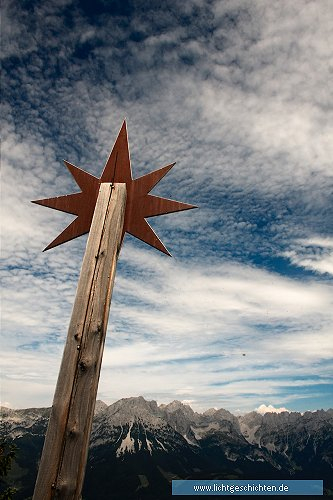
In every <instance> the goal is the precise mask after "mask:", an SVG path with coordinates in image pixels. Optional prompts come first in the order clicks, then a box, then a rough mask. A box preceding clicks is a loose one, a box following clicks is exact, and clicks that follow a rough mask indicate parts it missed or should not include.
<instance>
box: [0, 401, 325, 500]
mask: <svg viewBox="0 0 333 500" xmlns="http://www.w3.org/2000/svg"><path fill="white" fill-rule="evenodd" d="M49 414H50V408H29V409H23V410H13V409H8V408H3V407H2V408H1V417H2V434H3V435H4V436H5V439H6V440H7V441H10V442H13V443H14V444H15V445H16V446H17V454H16V459H15V462H14V464H13V466H12V469H11V472H10V474H9V476H8V484H10V485H13V486H15V487H16V488H17V490H18V491H17V493H16V495H15V499H17V500H25V499H28V498H30V497H31V495H32V492H33V487H34V482H35V478H36V474H37V468H38V461H39V458H40V454H41V450H42V445H43V440H44V435H45V432H46V428H47V422H48V417H49ZM172 479H249V480H251V479H285V480H286V479H323V480H324V490H325V494H326V495H332V494H333V409H330V410H326V411H324V410H318V411H315V412H305V413H304V414H301V413H297V412H282V413H265V414H264V415H261V414H259V413H257V412H251V413H247V414H245V415H242V416H235V415H233V414H232V413H230V412H229V411H227V410H224V409H218V410H216V409H213V408H212V409H209V410H207V411H205V412H204V413H197V412H194V411H193V410H192V408H191V407H190V406H188V405H185V404H182V403H181V402H180V401H173V402H172V403H170V404H167V405H165V404H161V405H158V404H157V403H156V401H146V400H145V399H144V398H143V397H141V396H140V397H133V398H126V399H121V400H120V401H117V402H116V403H113V404H112V405H110V406H108V405H106V404H105V403H103V402H102V401H97V402H96V408H95V417H94V422H93V428H92V434H91V440H90V449H89V456H88V462H87V469H86V476H85V484H84V489H83V500H95V499H98V500H104V499H105V500H106V499H107V500H109V499H133V500H134V499H138V500H139V499H154V500H156V499H166V498H170V497H171V481H172Z"/></svg>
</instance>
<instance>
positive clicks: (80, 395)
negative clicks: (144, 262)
mask: <svg viewBox="0 0 333 500" xmlns="http://www.w3.org/2000/svg"><path fill="white" fill-rule="evenodd" d="M125 207H126V185H125V184H124V183H118V184H115V185H112V184H110V183H102V184H101V187H100V191H99V195H98V199H97V204H96V208H95V212H94V216H93V221H92V225H91V229H90V233H89V237H88V241H87V247H86V252H85V255H84V259H83V264H82V269H81V274H80V278H79V283H78V287H77V293H76V298H75V302H74V306H73V312H72V317H71V321H70V325H69V329H68V336H67V341H66V345H65V349H64V354H63V358H62V363H61V367H60V372H59V377H58V382H57V387H56V391H55V395H54V401H53V405H52V411H51V416H50V421H49V426H48V429H47V433H46V437H45V443H44V448H43V453H42V458H41V463H40V467H39V471H38V476H37V481H36V486H35V492H34V496H33V500H49V499H56V498H59V499H61V500H67V499H79V498H81V490H82V485H83V479H84V472H85V466H86V461H87V454H88V445H89V438H90V432H91V425H92V419H93V414H94V409H95V401H96V394H97V388H98V380H99V374H100V368H101V363H102V355H103V348H104V342H105V334H106V328H107V323H108V316H109V309H110V301H111V295H112V289H113V283H114V278H115V272H116V263H117V259H118V254H119V250H120V246H121V240H122V233H123V225H124V214H125Z"/></svg>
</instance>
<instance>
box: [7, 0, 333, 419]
mask: <svg viewBox="0 0 333 500" xmlns="http://www.w3.org/2000/svg"><path fill="white" fill-rule="evenodd" d="M2 10H3V20H2V30H3V35H2V37H3V44H2V45H3V50H2V52H3V77H2V94H3V104H2V132H3V147H2V265H3V271H2V283H3V298H2V311H1V312H2V314H1V316H2V338H1V357H2V361H1V363H2V366H3V370H2V375H1V401H2V403H5V404H8V405H10V406H12V407H15V408H19V407H32V406H49V405H51V404H52V398H53V392H54V388H55V383H56V379H57V374H58V369H59V365H60V360H61V355H62V349H63V345H64V342H65V338H66V333H67V327H68V324H69V319H70V314H71V307H72V304H73V301H74V296H75V289H76V284H77V279H78V275H79V271H80V266H81V261H82V257H83V253H84V248H85V243H86V237H82V238H79V239H77V240H75V241H73V242H70V243H67V244H66V245H62V246H60V247H58V248H55V249H53V250H50V251H48V252H45V253H42V249H43V248H44V247H45V246H46V245H47V244H48V243H49V242H50V241H51V240H52V239H53V238H54V237H55V236H56V235H57V234H58V233H59V232H60V231H61V230H62V229H63V228H64V227H65V226H66V225H67V224H68V223H69V222H70V221H71V220H72V218H71V216H68V215H66V214H62V213H59V212H56V211H52V210H48V209H46V208H43V207H40V206H37V205H33V204H31V203H30V200H33V199H38V198H44V197H49V196H55V195H61V194H66V193H69V192H74V191H76V190H77V187H76V185H75V183H74V181H73V179H72V178H71V176H70V174H69V173H68V171H67V169H66V167H65V166H64V164H63V162H62V160H63V159H66V160H68V161H70V162H71V163H74V164H75V165H77V166H79V167H81V168H84V169H85V170H88V171H89V172H91V173H92V174H94V175H96V176H99V175H100V173H101V171H102V168H103V166H104V164H105V161H106V159H107V156H108V154H109V152H110V150H111V148H112V145H113V142H114V140H115V138H116V135H117V133H118V130H119V128H120V126H121V124H122V121H123V119H124V118H126V119H127V126H128V133H129V143H130V150H131V160H132V170H133V175H134V177H139V176H141V175H143V174H145V173H147V172H150V171H151V170H154V169H156V168H159V167H162V166H164V165H166V164H168V163H171V162H174V161H176V162H177V164H176V166H175V167H174V168H173V169H172V170H171V172H170V173H169V174H168V175H167V176H166V177H165V178H164V179H163V180H162V181H161V182H160V183H159V185H158V186H157V187H156V188H155V189H154V191H153V192H154V194H158V195H160V196H164V197H171V198H174V199H177V200H180V201H184V202H188V203H193V204H195V205H198V206H199V209H198V210H191V211H189V212H183V213H179V214H170V215H166V216H163V217H159V218H155V219H150V223H151V224H152V226H153V227H154V229H155V230H156V232H157V233H158V235H159V236H160V237H161V239H162V241H163V242H164V243H165V245H166V246H167V248H168V249H169V250H170V251H171V253H172V254H173V258H172V259H170V258H168V257H166V256H165V255H163V254H161V253H159V252H158V251H156V250H154V249H152V248H150V247H148V246H147V245H144V244H143V243H141V242H140V241H138V240H136V239H134V238H133V237H130V236H126V238H125V242H124V246H123V248H122V251H121V256H120V260H119V264H118V270H117V277H116V283H115V289H114V296H113V300H112V307H111V313H110V320H109V329H108V336H107V342H106V347H105V353H104V360H103V367H102V372H101V378H100V386H99V394H98V398H99V399H103V400H104V401H105V402H107V403H111V402H113V401H115V400H117V399H120V398H122V397H129V396H137V395H143V396H144V397H146V398H147V399H155V400H157V401H158V402H159V403H166V402H169V401H172V400H173V399H179V400H181V401H185V402H189V403H190V404H191V406H192V407H193V408H194V409H196V410H204V409H207V408H209V407H212V406H213V407H223V408H226V409H229V410H231V411H234V412H236V411H240V412H245V411H250V410H253V409H254V408H258V407H259V406H260V405H272V406H273V407H275V408H287V409H290V410H297V411H305V410H314V409H318V408H328V407H332V406H333V397H332V372H333V370H332V365H333V363H332V357H333V356H332V353H333V339H332V334H333V331H332V330H333V327H332V323H333V307H332V302H333V300H332V275H333V223H332V221H333V217H332V215H333V213H332V212H333V208H332V185H333V179H332V157H333V155H332V153H333V125H332V123H333V120H332V118H333V117H332V86H331V85H330V84H329V82H330V81H331V72H332V53H331V47H332V45H333V40H332V33H333V26H332V15H331V14H332V4H331V2H330V1H329V0H327V1H326V0H315V1H311V0H310V1H305V0H304V1H303V0H296V1H294V2H267V1H262V0H251V1H250V0H229V1H228V0H226V1H222V0H216V1H214V0H188V1H186V2H182V1H178V0H172V1H171V0H169V1H165V2H157V1H155V0H150V1H149V0H147V1H143V0H141V1H140V0H132V1H108V2H107V1H102V0H98V1H97V0H95V1H94V2H89V1H88V0H85V1H79V0H76V1H73V0H53V1H52V0H49V1H48V2H42V1H37V0H36V1H22V0H21V1H20V2H19V1H15V0H11V1H9V0H4V2H3V9H2ZM244 354H245V356H244Z"/></svg>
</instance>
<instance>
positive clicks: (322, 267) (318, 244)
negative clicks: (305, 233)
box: [282, 237, 333, 275]
mask: <svg viewBox="0 0 333 500" xmlns="http://www.w3.org/2000/svg"><path fill="white" fill-rule="evenodd" d="M291 247H292V249H291V250H287V251H285V252H283V253H282V255H283V256H284V257H287V258H288V259H289V260H290V261H291V262H292V263H293V264H295V265H297V266H299V267H304V268H305V269H309V270H311V271H315V272H317V273H322V274H331V275H333V239H332V238H322V237H312V238H308V239H300V240H296V241H294V242H293V243H292V245H291Z"/></svg>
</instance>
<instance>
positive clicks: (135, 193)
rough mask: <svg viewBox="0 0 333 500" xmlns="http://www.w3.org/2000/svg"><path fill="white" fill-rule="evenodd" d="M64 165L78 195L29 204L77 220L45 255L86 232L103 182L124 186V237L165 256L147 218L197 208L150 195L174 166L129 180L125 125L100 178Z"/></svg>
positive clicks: (56, 239) (130, 174)
mask: <svg viewBox="0 0 333 500" xmlns="http://www.w3.org/2000/svg"><path fill="white" fill-rule="evenodd" d="M64 163H65V165H66V166H67V168H68V169H69V171H70V173H71V174H72V176H73V177H74V179H75V181H76V183H77V184H78V186H79V187H80V189H81V192H79V193H73V194H67V195H64V196H58V197H56V198H46V199H43V200H34V201H33V202H32V203H37V204H38V205H43V206H45V207H49V208H54V209H56V210H60V211H62V212H67V213H69V214H73V215H76V216H77V217H76V219H75V220H74V221H73V222H71V224H69V226H68V227H66V229H65V230H64V231H63V232H62V233H61V234H59V236H57V237H56V238H55V239H54V240H53V241H52V242H51V243H50V244H49V245H48V246H47V247H46V248H45V249H44V251H45V250H49V249H50V248H53V247H56V246H58V245H61V244H62V243H65V242H67V241H70V240H72V239H74V238H77V237H78V236H81V235H83V234H86V233H88V232H89V230H90V226H91V222H92V218H93V214H94V210H95V205H96V201H97V197H98V192H99V187H100V184H101V183H102V182H109V183H116V182H119V183H125V184H126V190H127V201H126V211H125V222H124V229H123V237H124V235H125V233H129V234H131V235H133V236H135V237H136V238H138V239H140V240H142V241H144V242H145V243H148V245H151V246H152V247H155V248H157V249H158V250H160V251H161V252H164V253H166V254H167V255H170V253H169V251H168V250H167V249H166V247H165V246H164V245H163V243H162V241H161V240H160V239H159V238H158V236H157V235H156V233H155V232H154V230H153V229H152V227H151V226H150V225H149V223H148V222H147V221H146V218H147V217H154V216H157V215H162V214H168V213H171V212H179V211H182V210H189V209H191V208H197V207H196V206H195V205H190V204H188V203H182V202H179V201H175V200H169V199H166V198H161V197H159V196H154V195H151V194H149V193H150V191H151V190H152V189H153V187H154V186H156V184H157V183H158V182H159V181H160V180H161V179H162V178H163V177H164V176H165V175H166V174H167V173H168V172H169V170H170V169H171V168H172V167H173V166H174V165H175V163H171V164H169V165H166V166H165V167H162V168H160V169H158V170H154V171H153V172H150V173H149V174H146V175H144V176H143V177H139V178H138V179H133V178H132V170H131V162H130V155H129V147H128V137H127V127H126V121H124V122H123V125H122V127H121V129H120V131H119V134H118V137H117V139H116V141H115V143H114V146H113V148H112V151H111V153H110V156H109V158H108V160H107V162H106V164H105V167H104V169H103V172H102V175H101V177H100V178H98V177H95V176H94V175H92V174H90V173H88V172H86V171H85V170H82V169H81V168H79V167H76V166H75V165H73V164H72V163H69V162H68V161H65V160H64Z"/></svg>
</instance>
